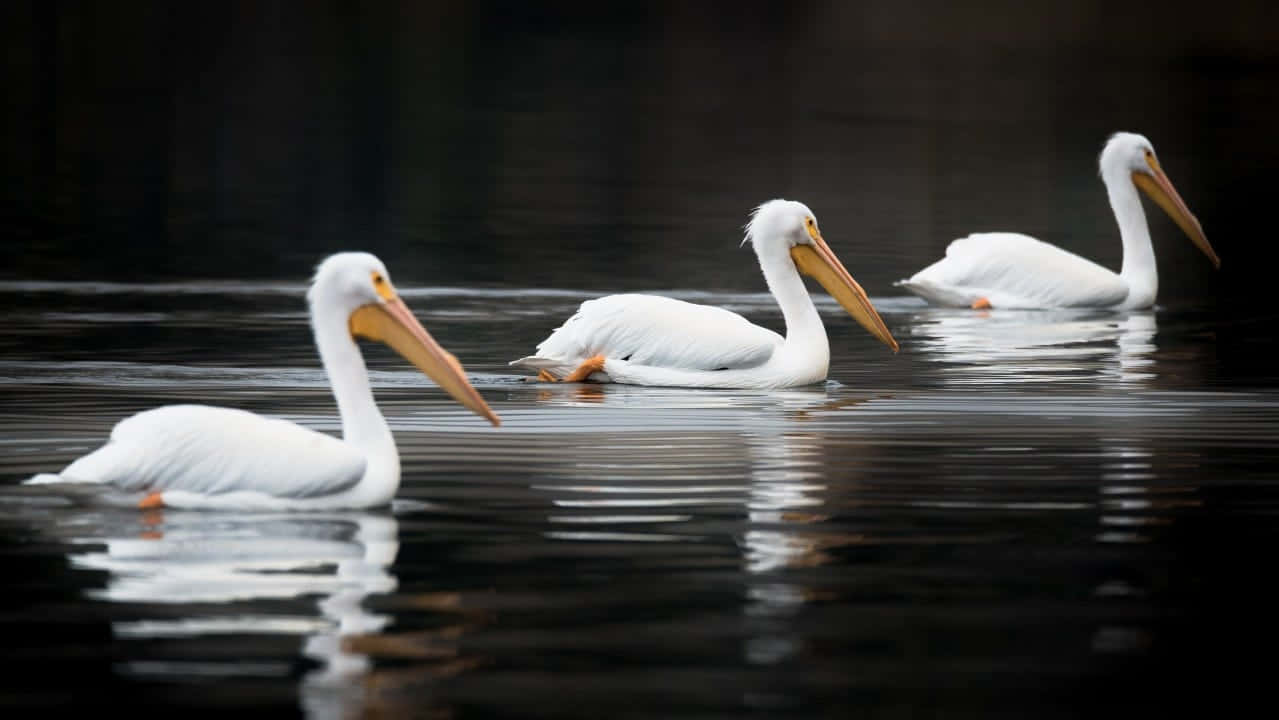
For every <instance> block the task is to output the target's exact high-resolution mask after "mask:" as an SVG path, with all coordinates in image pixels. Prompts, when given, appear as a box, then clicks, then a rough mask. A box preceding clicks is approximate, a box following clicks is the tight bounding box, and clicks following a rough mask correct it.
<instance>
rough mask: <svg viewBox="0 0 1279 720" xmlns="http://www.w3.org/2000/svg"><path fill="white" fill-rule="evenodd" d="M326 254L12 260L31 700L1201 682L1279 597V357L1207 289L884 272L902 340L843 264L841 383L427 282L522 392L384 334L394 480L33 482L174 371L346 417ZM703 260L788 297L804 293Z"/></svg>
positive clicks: (681, 706)
mask: <svg viewBox="0 0 1279 720" xmlns="http://www.w3.org/2000/svg"><path fill="white" fill-rule="evenodd" d="M302 292H303V287H302V285H301V284H297V283H258V284H241V283H202V284H196V283H193V284H186V285H181V286H178V285H172V284H162V285H118V284H117V285H112V284H65V285H64V284H58V283H45V284H42V285H39V286H34V285H29V284H24V285H14V284H7V285H3V286H0V294H3V295H4V297H5V299H6V301H8V302H7V304H8V306H9V308H10V309H9V310H7V311H6V313H5V316H4V318H3V320H4V322H5V324H6V326H7V327H8V328H9V333H8V334H7V336H6V338H5V340H4V341H3V343H4V346H3V360H2V361H0V386H3V387H4V391H3V392H2V393H0V444H3V446H4V448H5V451H4V453H3V454H2V455H0V457H2V458H3V460H2V461H0V462H2V464H0V479H2V480H3V485H4V488H5V492H4V494H3V497H2V502H0V538H3V543H4V544H3V551H4V553H5V555H6V556H7V558H8V567H10V569H11V577H10V579H9V581H8V583H7V587H8V592H7V593H6V596H5V610H4V613H3V615H0V625H2V626H3V628H4V632H5V633H6V636H7V637H8V638H9V639H10V642H9V648H8V650H7V652H6V656H5V657H6V661H5V662H6V670H7V673H8V674H7V675H6V678H7V679H6V685H7V690H6V702H7V703H10V704H14V705H17V706H21V707H32V706H46V707H47V706H53V705H62V704H64V703H74V704H77V705H81V704H82V705H91V704H98V703H102V702H107V701H109V699H110V698H113V697H118V696H120V695H121V694H127V695H128V696H129V697H131V698H135V699H138V700H141V701H144V702H147V703H163V704H167V705H172V706H188V707H192V708H200V709H204V710H209V709H226V710H232V709H263V708H269V709H275V710H277V711H287V712H305V713H307V714H310V715H312V716H315V717H339V716H343V715H345V716H351V715H355V714H360V713H365V714H368V713H374V712H384V713H390V714H394V715H397V716H398V715H418V716H428V717H433V716H454V715H461V716H473V715H489V714H499V715H507V714H523V715H532V716H571V717H600V716H636V717H640V716H662V717H676V716H680V717H707V716H714V717H737V716H743V715H751V714H759V715H770V716H787V717H846V716H848V714H849V713H850V712H879V713H887V714H898V713H900V714H913V713H915V712H918V711H920V710H921V709H925V708H932V709H935V710H938V711H943V712H944V713H945V714H956V713H957V714H965V713H968V714H981V715H985V714H988V713H992V712H995V713H1008V714H1013V715H1017V714H1035V715H1038V716H1051V715H1062V716H1067V715H1072V714H1074V713H1076V712H1079V711H1081V710H1084V709H1088V710H1105V709H1114V708H1115V707H1116V706H1115V705H1114V703H1116V702H1118V703H1122V702H1128V701H1135V700H1137V699H1140V698H1145V701H1146V702H1148V703H1153V704H1154V705H1159V704H1161V703H1164V702H1171V697H1169V696H1161V695H1158V694H1157V693H1158V692H1162V690H1161V688H1166V683H1168V682H1185V681H1188V680H1189V679H1190V678H1197V679H1198V680H1199V681H1203V680H1204V679H1205V678H1209V679H1212V678H1217V677H1219V675H1218V674H1217V671H1215V670H1211V669H1205V668H1203V667H1202V664H1201V663H1200V662H1199V659H1198V655H1199V654H1200V653H1203V652H1215V653H1219V652H1222V651H1223V650H1225V649H1226V648H1227V647H1229V646H1231V645H1232V644H1233V641H1228V640H1227V639H1223V638H1227V637H1229V636H1230V635H1231V633H1238V632H1243V631H1251V632H1254V633H1256V632H1262V633H1263V635H1262V636H1263V637H1264V628H1265V625H1264V624H1262V623H1261V618H1262V615H1261V614H1260V613H1259V612H1257V613H1254V612H1253V609H1254V608H1257V607H1258V603H1259V602H1260V601H1261V597H1262V596H1261V595H1259V594H1258V591H1257V589H1256V588H1253V587H1251V586H1252V585H1253V584H1254V583H1255V579H1254V576H1253V573H1254V572H1260V571H1262V565H1258V566H1257V567H1256V568H1255V569H1254V568H1253V567H1252V562H1253V560H1252V558H1254V556H1255V554H1256V553H1259V552H1264V548H1266V547H1271V546H1273V545H1272V543H1273V541H1274V540H1275V539H1276V537H1275V535H1276V533H1277V532H1279V531H1277V530H1276V529H1275V528H1276V527H1279V526H1276V524H1275V523H1274V520H1275V519H1276V518H1275V515H1276V509H1277V508H1279V470H1277V469H1276V468H1279V465H1276V462H1275V461H1276V460H1277V459H1279V457H1277V456H1279V394H1277V393H1276V392H1274V391H1273V390H1270V389H1268V385H1269V381H1270V378H1268V377H1266V376H1264V375H1263V376H1255V377H1252V378H1248V377H1243V378H1240V377H1230V378H1222V377H1221V376H1220V375H1219V370H1220V368H1221V367H1222V365H1223V364H1225V363H1223V362H1221V361H1220V360H1219V358H1218V357H1217V354H1218V346H1217V344H1216V343H1215V340H1214V334H1213V331H1212V327H1213V326H1212V324H1211V318H1210V317H1208V316H1206V315H1205V314H1204V313H1197V312H1195V311H1194V310H1178V311H1174V310H1159V311H1155V312H1150V313H1133V314H1115V313H1105V312H1079V311H1071V312H1001V311H992V312H968V311H950V310H937V309H930V308H926V307H924V306H923V305H922V304H920V303H918V302H916V301H915V300H913V299H907V298H899V297H885V298H877V299H876V300H875V302H876V305H877V306H879V307H880V308H881V309H882V311H883V312H884V316H885V319H886V321H887V322H888V324H889V326H890V328H892V330H893V331H894V333H895V334H896V335H897V337H898V338H899V340H900V341H901V343H902V351H901V353H900V354H899V355H898V356H893V355H892V353H890V352H888V351H886V350H885V349H884V348H883V347H882V346H880V345H878V344H877V343H876V342H874V340H873V339H872V338H870V337H869V336H867V335H865V334H864V333H863V332H862V331H861V330H860V329H859V328H858V327H857V326H856V325H855V324H854V323H853V322H852V321H851V320H849V319H848V318H847V317H845V316H843V315H842V311H841V310H840V309H839V308H838V306H837V305H835V304H834V303H833V301H830V300H829V299H828V298H823V299H822V300H821V301H820V303H819V307H820V309H821V312H822V315H823V317H824V319H825V320H826V322H827V325H828V327H829V330H830V334H831V337H832V348H833V353H834V359H833V362H832V370H831V379H830V381H828V382H827V383H826V384H825V385H821V386H814V387H807V388H797V389H791V390H780V391H772V392H735V391H687V390H677V389H662V388H634V387H622V386H596V385H546V384H536V383H529V382H527V381H526V379H525V378H523V377H520V376H519V375H516V374H514V373H512V372H510V371H509V370H508V369H507V368H506V367H505V361H506V360H508V359H511V358H514V357H519V356H520V355H522V354H524V353H525V351H526V349H527V348H529V347H531V345H532V344H533V343H534V342H535V341H536V340H537V339H539V338H540V336H541V335H542V334H543V333H544V332H546V331H547V330H549V329H550V328H552V327H554V326H555V325H556V324H557V323H558V321H559V320H560V319H562V318H563V317H565V316H566V314H567V313H568V312H570V311H571V310H572V308H573V307H574V306H575V305H576V303H578V302H580V300H582V299H584V298H585V297H586V296H587V295H585V294H583V293H577V292H573V291H543V290H537V289H519V288H508V289H503V290H496V291H479V290H452V289H448V288H443V289H440V288H436V289H430V290H417V289H413V288H407V289H406V290H405V291H404V295H405V297H406V299H407V301H408V302H409V304H410V306H411V307H413V308H414V309H415V310H416V311H417V312H418V314H419V316H420V317H421V319H422V321H423V323H424V324H425V325H426V326H427V327H428V328H430V329H431V330H432V332H433V333H434V334H435V336H436V337H437V338H438V339H439V340H440V341H441V342H442V343H443V344H444V345H445V346H446V347H449V348H450V349H452V350H453V351H454V352H456V353H457V354H458V355H459V357H461V358H462V359H463V360H464V362H465V364H466V366H467V369H468V371H469V372H470V374H471V377H472V380H473V382H474V383H475V384H476V385H477V387H478V388H479V389H480V390H481V392H482V393H483V394H484V395H485V397H486V399H487V400H488V401H489V402H490V404H492V406H493V407H494V409H495V410H496V411H497V412H499V413H500V414H501V415H502V418H503V420H504V424H503V426H502V427H501V428H500V429H497V430H492V429H490V428H489V427H488V426H487V425H486V424H485V423H484V422H483V421H482V420H480V419H479V418H477V417H474V416H472V415H471V414H469V413H468V412H466V411H465V410H463V409H461V408H460V407H459V406H457V405H455V404H453V403H452V402H450V401H449V400H448V399H447V398H446V397H445V396H444V395H443V394H442V393H441V392H439V391H438V390H436V389H435V388H434V387H432V386H430V384H429V382H428V381H426V380H424V379H423V378H421V377H420V376H419V375H417V374H416V373H415V372H414V371H412V369H411V368H409V367H407V366H406V364H405V363H403V362H402V361H401V360H400V359H399V358H398V357H396V356H394V355H393V354H392V353H391V352H389V351H386V350H385V349H383V348H381V347H379V346H366V347H365V350H366V354H367V355H368V356H369V358H370V366H371V369H372V376H373V382H374V387H375V391H376V394H377V397H378V400H379V403H380V405H381V407H382V408H383V410H384V412H385V413H386V415H387V417H388V419H389V421H390V423H391V426H392V429H393V431H394V432H395V435H396V438H397V440H398V443H399V446H400V451H401V454H402V457H403V464H404V485H403V488H402V490H401V492H400V496H399V499H398V500H397V502H396V504H395V506H394V507H393V508H391V509H389V510H384V511H375V512H352V513H324V514H248V513H233V514H223V513H193V512H185V513H184V512H176V511H169V510H163V511H151V512H145V513H139V512H121V511H118V510H104V509H95V508H91V507H78V506H74V505H69V504H67V503H65V502H63V501H60V500H58V499H57V498H54V497H51V496H49V495H47V494H44V493H40V494H33V493H29V492H23V491H19V490H18V489H16V488H15V484H16V483H17V482H18V481H19V480H21V479H23V478H24V477H26V476H28V475H29V474H31V473H34V472H37V471H47V470H50V469H56V468H58V467H60V466H61V465H63V464H65V463H66V462H68V461H69V460H71V459H73V458H75V457H77V456H78V455H80V454H82V453H83V452H85V451H87V450H90V449H92V448H93V447H95V446H96V445H97V444H98V443H100V442H101V441H102V439H103V438H104V437H105V436H106V435H107V433H108V432H109V430H110V427H111V425H112V424H113V423H114V422H115V421H117V420H118V419H120V418H122V417H125V416H127V415H128V414H130V413H132V412H136V411H138V410H142V409H145V408H148V407H152V406H155V405H158V404H163V403H170V402H187V401H199V402H209V403H216V404H223V405H230V406H234V407H241V408H247V409H250V410H255V411H258V412H263V413H268V414H271V415H275V416H279V417H285V418H288V419H291V420H294V421H297V422H300V423H302V424H304V425H307V426H309V427H314V428H316V429H320V430H324V431H328V432H337V431H338V429H339V424H338V421H337V417H336V415H335V409H334V406H333V402H332V399H331V398H330V396H329V395H328V392H327V385H326V381H325V378H324V376H323V373H322V371H321V369H320V368H319V365H318V360H317V359H316V357H315V355H314V350H313V348H312V346H311V344H310V339H309V331H308V328H307V326H306V318H305V315H304V313H303V312H302V302H303V300H302ZM675 294H677V295H680V296H682V297H687V298H691V299H697V300H700V301H706V302H712V303H715V304H720V305H724V306H726V307H730V308H733V309H735V310H738V311H740V312H743V313H745V314H747V315H748V316H749V317H751V318H752V319H755V320H757V321H759V322H762V323H764V324H770V325H772V326H774V327H777V326H778V325H779V323H780V315H779V313H778V312H777V311H776V309H775V308H774V307H773V306H772V305H771V300H770V299H769V298H768V297H767V296H766V295H761V294H750V293H738V294H729V293H698V292H682V293H681V292H676V293H675ZM1254 622H1256V623H1258V625H1257V626H1256V627H1252V623H1254ZM1207 625H1211V626H1212V627H1213V628H1214V630H1213V631H1212V632H1211V633H1209V632H1207V631H1205V629H1204V627H1205V626H1207ZM1221 633H1225V635H1222V634H1221ZM1227 666H1229V667H1232V668H1233V663H1231V662H1230V661H1229V659H1228V658H1227V660H1226V661H1224V662H1223V664H1221V665H1219V666H1218V668H1219V669H1220V668H1222V667H1227ZM1222 672H1224V671H1222ZM1245 676H1246V673H1245ZM69 677H70V678H74V682H71V683H68V682H67V678H69Z"/></svg>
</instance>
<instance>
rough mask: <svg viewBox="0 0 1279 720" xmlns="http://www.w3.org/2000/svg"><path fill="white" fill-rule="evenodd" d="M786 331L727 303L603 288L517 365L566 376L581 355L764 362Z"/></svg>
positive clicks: (715, 366) (696, 366)
mask: <svg viewBox="0 0 1279 720" xmlns="http://www.w3.org/2000/svg"><path fill="white" fill-rule="evenodd" d="M783 342H785V338H783V337H782V336H781V335H778V334H777V333H775V332H773V331H772V330H769V329H768V328H763V327H760V326H758V325H755V324H753V323H751V322H750V321H749V320H747V319H746V318H744V317H742V316H741V315H738V314H737V313H735V312H732V311H730V310H725V309H723V308H718V307H714V306H711V305H698V304H696V303H690V302H685V301H683V300H676V299H674V298H668V297H661V296H660V295H637V294H626V295H608V296H606V297H602V298H597V299H595V300H587V301H586V302H584V303H582V305H581V307H579V308H578V310H577V312H576V313H574V314H573V316H572V317H570V318H569V319H568V320H567V321H566V322H565V323H564V325H563V326H562V327H560V328H559V329H557V330H556V331H555V332H554V333H552V334H551V336H550V337H548V338H546V339H545V340H543V341H542V343H541V344H540V345H538V346H537V355H534V356H532V357H527V358H523V359H521V360H517V361H516V364H520V365H524V366H527V367H534V368H539V369H545V370H548V371H550V372H551V374H552V375H560V376H563V375H568V374H569V373H571V372H572V371H573V370H574V369H576V368H577V366H578V365H580V364H581V362H582V361H583V360H585V359H586V358H589V357H592V356H594V355H600V354H605V355H607V356H608V357H610V358H617V359H620V360H624V361H628V362H631V363H635V364H637V365H648V366H653V367H664V368H674V369H682V370H736V369H742V368H753V367H758V366H759V365H762V364H764V363H765V362H767V361H768V359H769V358H770V357H771V356H772V355H773V353H774V352H776V351H777V348H779V347H780V346H781V345H782V343H783Z"/></svg>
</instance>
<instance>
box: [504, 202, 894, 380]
mask: <svg viewBox="0 0 1279 720" xmlns="http://www.w3.org/2000/svg"><path fill="white" fill-rule="evenodd" d="M747 240H749V241H750V243H751V245H752V246H753V247H754V248H755V255H756V256H757V257H758V258H759V266H760V269H761V270H763V271H764V279H765V280H766V281H767V282H768V289H769V290H770V291H771V292H772V294H773V297H774V298H776V299H777V304H778V305H779V306H781V309H782V316H783V317H784V318H785V321H786V337H784V338H783V337H782V336H781V335H778V334H777V333H775V332H773V331H772V330H768V329H765V328H762V327H759V326H758V325H754V324H752V323H750V322H748V321H747V320H746V318H743V317H742V316H740V315H738V314H736V313H733V312H730V311H728V310H724V309H722V308H717V307H710V306H707V305H695V304H693V303H687V302H684V301H682V300H675V299H672V298H667V297H659V296H655V295H609V296H606V297H602V298H597V299H595V300H588V301H586V302H584V303H582V305H581V307H579V308H578V310H577V313H576V314H575V315H573V316H572V317H570V318H569V319H568V321H567V322H565V323H564V325H563V326H561V327H560V328H559V329H557V330H556V331H555V332H553V333H551V335H550V337H548V338H546V339H545V340H543V341H542V343H541V344H540V345H538V346H537V354H536V355H531V356H529V357H525V358H521V359H519V360H515V361H513V362H512V363H511V364H512V365H517V366H522V367H529V368H537V369H538V370H539V371H540V372H539V377H540V378H542V379H543V380H559V379H562V380H564V381H566V382H580V381H583V380H587V379H589V380H594V381H597V382H617V383H629V384H633V385H670V386H677V387H702V388H779V387H792V386H796V385H808V384H811V383H816V382H821V381H822V380H824V379H826V371H827V368H828V367H829V365H830V344H829V343H828V342H827V340H826V329H825V328H824V327H823V326H822V320H821V317H820V316H818V314H817V308H815V307H814V306H813V300H812V298H810V297H809V296H808V290H807V289H806V288H805V287H804V281H803V279H802V278H800V276H799V274H800V273H801V272H802V273H804V274H806V275H809V276H812V277H814V278H816V279H817V281H818V282H820V283H821V284H822V286H823V287H825V288H826V291H827V292H829V293H830V294H831V295H832V296H834V298H835V299H836V300H837V301H839V304H840V305H842V306H843V307H844V309H845V310H846V311H848V314H849V315H852V316H853V318H854V319H855V320H857V322H859V323H861V324H862V326H863V327H865V328H866V329H867V330H868V331H870V333H871V334H872V335H874V336H875V337H877V338H879V339H880V340H881V341H882V342H884V343H885V344H887V345H888V346H889V347H891V348H892V349H893V351H894V352H896V350H897V341H896V340H894V339H893V336H892V333H890V332H888V328H887V327H885V325H884V321H883V320H882V319H880V317H879V313H877V312H875V308H874V306H873V305H871V303H870V299H869V298H868V297H866V293H865V292H864V291H863V290H862V289H861V286H859V285H858V284H857V283H856V282H855V281H854V280H853V278H852V276H850V275H849V274H848V271H847V270H845V269H844V266H843V265H842V264H841V263H840V262H839V259H838V258H836V257H835V253H834V252H832V251H831V249H830V246H829V245H827V244H826V241H825V240H823V239H822V234H821V231H820V230H818V227H817V218H816V217H814V215H813V212H812V211H811V210H809V209H808V207H806V206H805V205H804V204H803V203H798V202H794V201H790V200H772V201H769V202H766V203H764V204H763V205H760V206H759V207H758V208H756V209H755V212H754V214H753V215H752V217H751V221H750V223H749V224H748V225H747V226H746V239H745V240H743V241H742V242H743V244H745V242H746V241H747Z"/></svg>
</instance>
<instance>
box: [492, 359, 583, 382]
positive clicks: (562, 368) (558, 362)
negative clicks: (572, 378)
mask: <svg viewBox="0 0 1279 720" xmlns="http://www.w3.org/2000/svg"><path fill="white" fill-rule="evenodd" d="M579 364H581V361H580V360H578V361H576V362H574V361H573V360H564V359H562V358H548V357H542V356H540V355H529V356H528V357H522V358H520V359H519V360H513V361H511V363H510V365H511V366H513V367H524V368H531V369H533V370H544V371H546V372H547V373H549V374H550V375H551V376H552V377H556V378H562V377H564V376H566V375H568V374H569V373H571V372H573V370H574V369H576V368H577V366H578V365H579Z"/></svg>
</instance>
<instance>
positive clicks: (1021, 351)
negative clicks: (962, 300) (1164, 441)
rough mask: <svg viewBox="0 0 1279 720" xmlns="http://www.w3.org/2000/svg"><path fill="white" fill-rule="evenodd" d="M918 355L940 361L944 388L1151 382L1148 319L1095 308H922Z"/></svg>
mask: <svg viewBox="0 0 1279 720" xmlns="http://www.w3.org/2000/svg"><path fill="white" fill-rule="evenodd" d="M912 321H913V322H912V334H913V335H914V336H915V338H916V340H917V342H918V348H919V351H920V356H921V357H923V358H925V359H927V360H929V361H933V362H937V363H945V366H944V367H943V369H942V371H941V378H942V380H943V382H945V383H946V384H948V385H973V384H986V383H1027V382H1039V383H1041V382H1062V381H1090V380H1111V381H1118V382H1121V383H1134V382H1135V383H1143V382H1145V381H1149V380H1153V379H1154V378H1155V372H1154V357H1153V356H1154V352H1155V349H1156V347H1155V342H1154V338H1155V334H1156V331H1157V326H1156V322H1155V316H1154V314H1153V313H1149V312H1142V313H1126V314H1123V313H1114V312H1109V311H1097V310H998V311H989V312H980V313H974V312H972V311H970V310H965V311H962V312H957V311H953V310H945V309H928V310H921V311H919V312H917V313H915V314H914V315H913V316H912Z"/></svg>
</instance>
